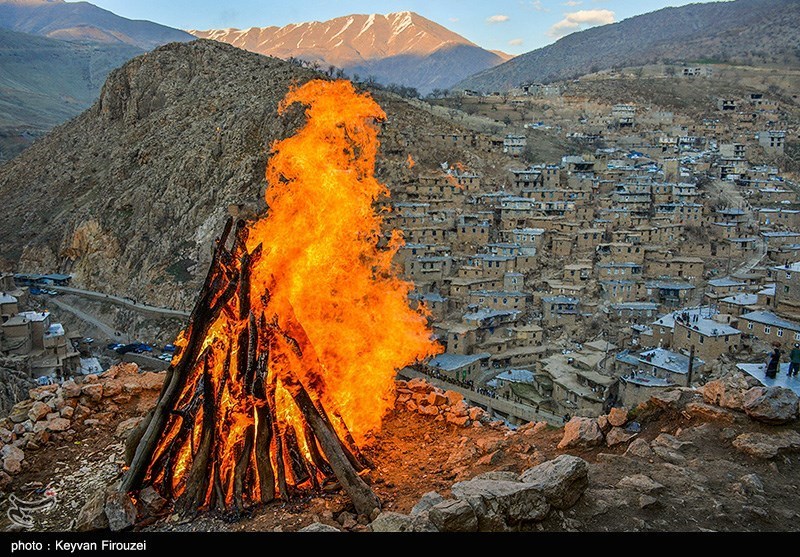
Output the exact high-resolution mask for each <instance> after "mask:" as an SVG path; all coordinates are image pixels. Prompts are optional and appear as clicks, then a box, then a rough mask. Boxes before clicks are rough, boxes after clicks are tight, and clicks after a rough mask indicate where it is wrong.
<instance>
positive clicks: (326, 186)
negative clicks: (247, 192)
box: [147, 80, 442, 505]
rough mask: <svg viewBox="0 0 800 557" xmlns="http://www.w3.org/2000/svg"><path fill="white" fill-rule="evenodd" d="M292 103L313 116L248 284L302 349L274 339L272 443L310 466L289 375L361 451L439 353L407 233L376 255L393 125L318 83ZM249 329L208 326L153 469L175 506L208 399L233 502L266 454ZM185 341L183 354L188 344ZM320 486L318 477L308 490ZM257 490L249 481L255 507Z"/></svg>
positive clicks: (281, 180)
mask: <svg viewBox="0 0 800 557" xmlns="http://www.w3.org/2000/svg"><path fill="white" fill-rule="evenodd" d="M295 103H301V104H303V105H305V106H306V117H307V120H306V124H305V125H304V126H303V127H302V128H301V129H300V130H299V131H298V132H297V133H296V135H294V136H292V137H290V138H288V139H285V140H283V141H280V142H277V143H276V144H274V145H273V148H272V153H273V154H272V157H271V159H270V162H269V165H268V167H267V173H266V174H267V180H268V181H269V184H270V187H269V189H268V190H267V193H266V201H267V204H268V206H269V213H268V215H267V216H266V217H265V218H262V219H261V220H259V221H257V222H255V223H253V224H252V225H250V227H249V230H248V232H249V233H248V235H247V246H246V247H247V250H248V252H251V253H252V252H255V251H257V249H258V247H259V246H260V247H261V250H262V255H261V257H260V258H258V259H257V262H256V263H255V264H254V266H253V267H252V270H251V271H252V273H251V276H250V292H249V302H250V304H249V307H250V308H251V311H252V314H253V315H258V316H262V317H261V318H262V319H266V320H267V321H269V322H270V323H273V324H274V325H275V326H277V330H283V331H288V332H291V333H292V334H293V335H297V336H298V338H302V341H303V344H304V349H303V350H300V351H298V350H293V345H292V342H295V343H297V339H294V340H291V339H288V338H283V337H281V336H280V335H277V336H276V338H275V340H274V343H273V345H272V347H271V348H270V354H269V370H268V374H269V376H270V377H271V378H272V379H274V385H275V386H274V387H273V388H272V390H271V391H270V392H271V394H268V395H267V396H268V398H269V400H270V401H271V402H270V405H271V410H272V415H273V416H274V417H275V420H276V422H275V427H276V430H277V431H279V432H281V433H282V435H281V436H280V437H281V439H282V440H281V439H278V440H277V441H273V444H274V443H278V444H284V445H285V446H284V449H285V450H289V451H296V452H297V451H299V453H300V454H301V456H300V458H303V457H304V458H305V460H306V461H307V463H311V461H312V460H313V454H312V451H314V452H315V451H316V450H317V448H316V446H309V442H308V440H307V437H306V435H305V433H306V429H305V428H306V427H307V426H306V425H305V422H304V420H303V418H302V415H301V413H300V411H299V409H298V408H297V406H296V404H295V401H294V399H293V397H292V396H291V395H290V394H289V392H288V390H287V388H291V386H288V387H287V385H286V384H285V383H283V378H285V377H290V376H295V377H297V378H298V379H299V380H300V382H301V383H303V384H304V385H305V387H306V389H308V391H309V392H310V393H311V394H312V396H313V398H314V399H315V400H316V401H318V402H319V403H320V404H321V405H322V407H323V408H325V409H326V410H327V411H328V413H329V415H330V416H331V417H332V425H333V427H334V428H336V430H337V432H338V433H339V434H340V436H341V438H343V439H348V438H350V439H351V440H352V441H353V442H354V443H356V444H359V445H363V443H364V442H365V441H366V439H367V438H368V436H369V434H370V433H372V432H375V431H376V430H377V429H378V428H379V427H380V425H381V419H382V417H383V415H384V414H385V412H386V411H387V410H388V409H389V408H390V407H391V406H392V404H393V400H394V396H393V395H394V376H395V373H396V370H397V369H398V368H401V367H403V366H405V365H408V364H410V363H413V362H414V361H416V360H419V359H423V358H425V357H428V356H431V355H434V354H437V353H439V352H441V350H442V348H441V346H440V345H438V344H436V343H435V342H434V341H433V340H432V338H431V333H430V331H429V329H428V327H427V320H426V312H425V311H424V309H420V310H417V311H414V310H412V309H411V307H410V306H409V300H408V294H409V292H410V291H411V290H412V289H413V285H412V284H411V283H410V282H406V281H403V280H401V279H400V278H398V276H397V275H396V273H395V269H393V268H392V260H393V258H394V256H395V254H396V253H397V250H398V249H399V248H400V247H401V246H402V244H403V240H402V236H401V235H400V234H399V232H397V231H393V232H392V234H391V237H390V239H389V241H388V245H387V246H386V247H379V244H380V243H381V240H382V238H383V234H382V230H381V226H382V224H383V217H382V213H380V212H378V211H377V210H376V208H375V205H376V202H378V201H379V200H384V201H385V198H386V197H388V196H389V191H388V189H387V188H386V187H385V186H384V185H383V184H381V183H379V182H378V181H377V180H376V179H375V177H374V168H375V157H376V154H377V151H378V147H379V142H378V127H377V126H376V124H375V123H376V122H377V121H380V120H383V119H385V117H386V115H385V114H384V112H383V110H381V108H380V107H379V106H378V105H377V104H376V103H375V101H374V100H372V98H371V97H370V96H369V95H368V94H366V93H364V94H359V93H357V92H356V91H355V89H354V88H353V85H352V84H351V83H350V82H348V81H343V80H342V81H333V82H331V81H323V80H315V81H311V82H308V83H306V84H305V85H304V86H302V87H300V88H297V89H293V90H291V91H290V92H289V93H288V95H287V96H286V98H285V99H284V100H283V102H282V103H281V105H280V106H279V112H280V113H284V112H285V111H286V110H287V109H288V108H289V107H290V106H292V105H293V104H295ZM237 301H238V302H239V303H241V300H237ZM247 327H248V325H247V320H244V321H243V320H241V319H240V316H237V314H236V313H235V312H225V311H223V312H222V313H220V314H219V317H217V318H216V321H214V322H213V323H212V324H211V325H210V328H209V329H208V333H207V334H206V336H205V338H204V339H203V346H202V349H203V353H205V354H206V355H207V356H206V357H205V359H204V360H203V362H202V363H201V364H198V365H195V367H194V368H193V369H192V371H191V377H190V380H189V381H187V382H186V383H185V386H184V388H183V389H182V391H181V392H180V395H179V396H178V401H177V407H178V408H182V409H184V410H182V412H183V414H175V415H173V416H172V417H171V418H170V421H169V422H168V423H167V425H166V427H165V429H164V432H163V433H162V437H161V439H160V441H159V444H158V446H157V448H156V451H155V453H154V456H153V457H152V459H151V464H150V467H149V469H148V474H147V477H148V480H149V482H150V483H158V484H161V485H168V486H169V488H170V491H171V492H172V493H173V494H174V495H176V496H180V494H181V493H182V492H183V490H184V489H185V479H186V476H187V474H188V472H189V470H191V469H192V461H193V459H194V454H195V451H196V450H197V447H198V445H199V444H200V433H201V430H202V424H201V422H202V420H203V412H204V410H203V407H200V408H197V407H196V401H197V393H198V392H201V393H202V395H203V397H213V399H214V400H215V401H216V403H215V405H214V408H216V410H214V412H215V414H214V416H213V423H214V426H213V430H214V440H215V441H214V443H215V445H214V451H215V452H214V454H213V455H212V461H213V463H214V464H213V466H214V468H213V474H214V476H215V478H214V483H215V487H214V489H215V490H216V491H221V495H222V497H223V499H224V503H225V504H226V505H230V503H231V501H232V499H233V497H234V467H235V466H238V464H237V458H239V459H242V458H244V459H245V461H247V459H254V458H256V455H255V454H254V453H253V452H252V451H251V452H250V453H245V452H242V448H243V447H244V446H245V444H246V441H245V440H246V439H247V438H248V435H250V436H252V432H253V428H259V427H262V425H263V424H259V423H258V418H257V411H256V407H257V406H258V405H259V404H263V401H262V402H258V401H256V400H255V399H254V398H253V394H252V392H250V391H248V390H247V389H246V387H245V385H244V383H243V382H242V379H241V377H240V376H239V375H237V374H236V373H235V372H234V371H233V370H236V369H237V368H238V367H239V366H240V365H241V363H242V362H243V361H244V362H246V361H247V358H248V356H247V354H241V353H239V351H240V350H239V348H238V347H239V346H240V344H239V343H237V342H235V339H237V338H240V336H241V335H242V334H244V333H246V332H247ZM175 343H176V345H177V346H179V347H180V348H184V347H185V346H186V344H187V338H186V335H185V334H184V333H181V335H179V338H178V339H177V340H176V342H175ZM206 373H207V377H208V380H204V377H206ZM199 384H202V389H199V390H198V388H197V385H199ZM193 408H194V410H192V409H193ZM192 413H193V414H192ZM184 415H185V416H187V417H189V416H191V415H193V416H194V418H193V422H192V421H190V420H189V419H184V418H183V417H179V416H184ZM350 436H352V437H350ZM276 450H277V447H276ZM237 454H239V455H240V456H238V457H237V456H236V455H237ZM270 454H271V457H274V454H272V453H270ZM239 462H242V461H241V460H239ZM251 462H252V460H251ZM291 462H294V463H296V462H297V459H296V458H294V459H291ZM164 463H173V464H172V465H169V466H165V465H164ZM273 465H278V462H277V460H276V458H273ZM308 469H309V470H312V469H314V468H313V467H311V466H310V467H309V468H308ZM285 472H286V474H285V475H286V479H287V481H288V482H290V483H291V484H292V485H294V486H295V487H298V486H299V484H301V483H305V482H306V481H308V480H307V479H306V477H308V474H306V473H304V472H303V470H301V469H297V468H295V469H292V468H291V466H287V467H286V470H285ZM315 480H316V478H313V476H312V479H311V483H312V484H313V483H314V481H315ZM258 481H260V478H259V479H258ZM255 485H256V484H255V483H253V482H251V483H250V484H249V486H250V488H249V489H250V490H251V491H250V492H249V493H248V494H247V496H248V498H250V499H251V500H255V498H256V497H255V494H254V493H253V492H252V490H253V489H254V486H255ZM209 493H210V492H209ZM207 497H209V498H210V494H209V495H208V496H207ZM208 501H209V499H207V500H206V504H208Z"/></svg>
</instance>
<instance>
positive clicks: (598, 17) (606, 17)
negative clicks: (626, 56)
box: [547, 10, 615, 38]
mask: <svg viewBox="0 0 800 557" xmlns="http://www.w3.org/2000/svg"><path fill="white" fill-rule="evenodd" d="M614 21H615V19H614V12H612V11H611V10H579V11H577V12H569V13H566V14H564V19H562V20H561V21H559V22H558V23H556V24H554V25H553V26H552V27H550V29H549V30H548V31H547V34H548V35H550V36H551V37H554V38H560V37H563V36H564V35H569V34H570V33H572V32H574V31H579V30H581V29H585V28H587V27H593V26H594V25H606V24H608V23H614Z"/></svg>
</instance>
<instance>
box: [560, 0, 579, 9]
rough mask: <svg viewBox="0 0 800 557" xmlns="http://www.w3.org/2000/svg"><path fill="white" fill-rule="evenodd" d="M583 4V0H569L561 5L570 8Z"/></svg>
mask: <svg viewBox="0 0 800 557" xmlns="http://www.w3.org/2000/svg"><path fill="white" fill-rule="evenodd" d="M581 4H583V1H582V0H567V1H566V2H564V3H563V4H561V5H562V6H567V7H568V8H574V7H575V6H580V5H581Z"/></svg>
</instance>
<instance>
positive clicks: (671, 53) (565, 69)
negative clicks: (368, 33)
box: [455, 0, 800, 91]
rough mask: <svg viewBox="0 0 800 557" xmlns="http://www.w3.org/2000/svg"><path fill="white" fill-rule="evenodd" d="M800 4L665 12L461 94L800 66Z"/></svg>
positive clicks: (568, 40) (533, 59) (607, 29)
mask: <svg viewBox="0 0 800 557" xmlns="http://www.w3.org/2000/svg"><path fill="white" fill-rule="evenodd" d="M798 17H800V3H798V2H797V1H796V0H735V1H734V2H713V3H702V4H689V5H687V6H682V7H679V8H664V9H663V10H658V11H656V12H652V13H649V14H644V15H640V16H636V17H632V18H630V19H626V20H624V21H621V22H619V23H614V24H611V25H604V26H602V27H595V28H593V29H588V30H586V31H581V32H579V33H573V34H571V35H568V36H566V37H564V38H562V39H560V40H559V41H557V42H555V43H554V44H552V45H549V46H546V47H544V48H540V49H538V50H534V51H532V52H528V53H526V54H522V55H520V56H517V57H516V58H514V59H512V60H510V61H508V62H506V63H505V64H502V65H500V66H497V67H495V68H491V69H489V70H485V71H483V72H481V73H478V74H476V75H474V76H471V77H469V78H467V79H465V80H463V81H461V82H460V83H458V84H457V85H456V86H455V88H458V89H474V90H479V91H497V90H503V89H508V88H511V87H515V86H518V85H520V84H522V83H531V82H549V81H555V80H559V79H571V78H574V77H577V76H580V75H584V74H587V73H592V72H595V71H598V70H603V69H609V68H614V67H622V66H641V65H644V64H649V63H655V62H659V61H673V62H674V61H715V62H735V63H745V64H774V65H782V66H785V65H793V66H796V65H798V63H800V52H798V49H797V44H798V39H800V31H798V28H797V25H796V24H795V22H796V21H797V19H798Z"/></svg>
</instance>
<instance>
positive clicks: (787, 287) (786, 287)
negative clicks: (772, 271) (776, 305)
mask: <svg viewBox="0 0 800 557" xmlns="http://www.w3.org/2000/svg"><path fill="white" fill-rule="evenodd" d="M783 293H784V294H788V293H789V285H788V284H784V285H783Z"/></svg>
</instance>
